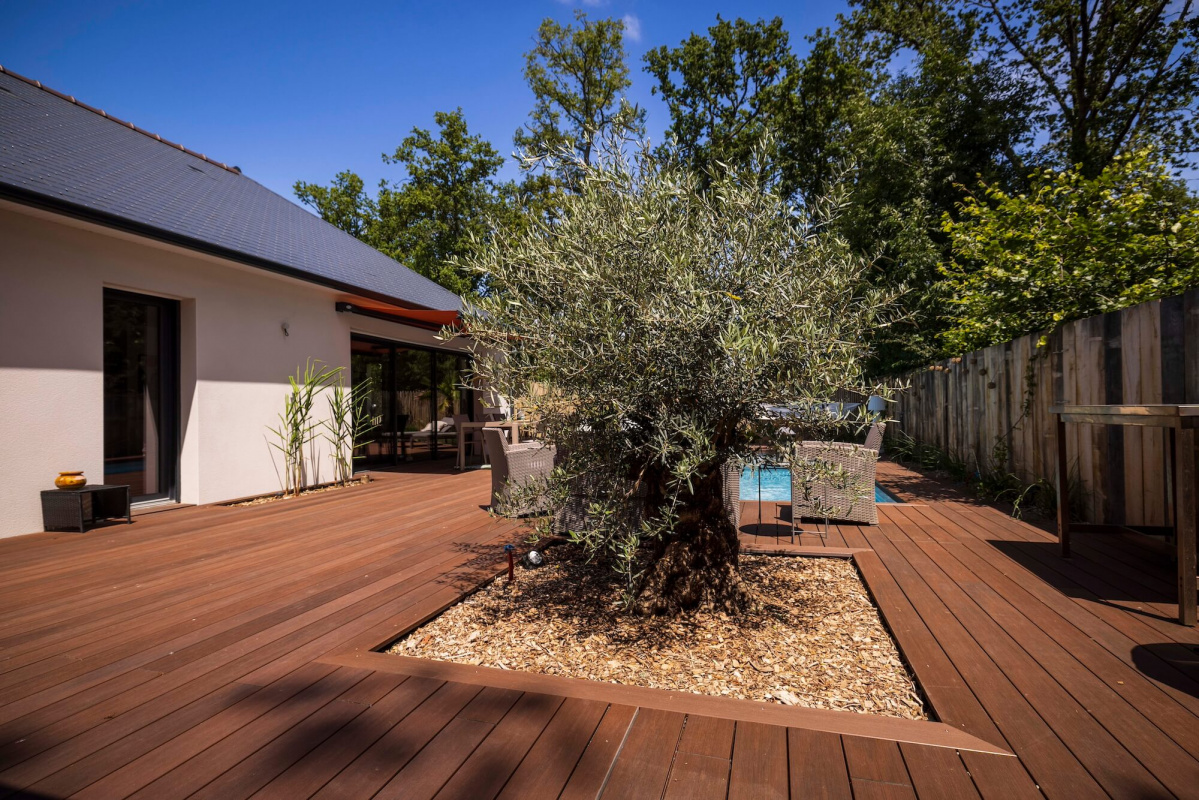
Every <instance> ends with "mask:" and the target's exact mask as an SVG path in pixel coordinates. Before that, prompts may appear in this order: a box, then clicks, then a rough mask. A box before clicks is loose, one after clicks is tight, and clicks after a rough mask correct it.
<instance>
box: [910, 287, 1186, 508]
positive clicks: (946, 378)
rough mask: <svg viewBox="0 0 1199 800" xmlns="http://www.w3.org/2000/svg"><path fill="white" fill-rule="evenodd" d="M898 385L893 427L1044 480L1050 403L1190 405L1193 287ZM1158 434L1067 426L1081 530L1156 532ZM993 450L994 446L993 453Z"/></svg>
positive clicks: (1160, 461)
mask: <svg viewBox="0 0 1199 800" xmlns="http://www.w3.org/2000/svg"><path fill="white" fill-rule="evenodd" d="M1041 339H1042V337H1041V335H1039V334H1034V335H1031V336H1025V337H1023V338H1021V339H1017V340H1015V341H1013V342H1007V343H1006V344H1000V345H995V346H993V347H988V348H986V349H984V350H976V351H975V352H972V353H968V354H967V355H964V356H961V357H960V358H954V359H950V360H948V361H942V362H940V363H938V364H934V365H932V366H930V367H928V368H927V369H924V370H920V371H917V372H911V373H908V374H906V375H903V376H901V381H903V382H905V383H907V384H909V386H908V388H907V389H905V390H903V391H902V392H901V393H900V394H899V396H898V399H897V401H896V403H895V404H894V405H893V409H894V410H893V411H892V413H891V416H892V417H894V418H895V419H896V420H897V422H898V425H896V426H894V427H896V428H898V429H900V430H902V431H904V432H905V433H907V434H908V435H909V436H912V437H913V438H915V439H916V440H917V441H919V442H923V443H925V444H929V445H933V446H935V447H937V448H939V449H941V450H944V451H946V452H949V453H951V454H953V455H954V456H956V457H957V458H959V459H961V460H963V461H965V462H967V464H969V465H971V466H975V467H977V466H980V465H981V466H982V467H983V468H992V469H1003V470H1006V471H1009V472H1011V473H1013V474H1015V475H1016V476H1017V477H1019V478H1020V479H1021V480H1022V481H1025V482H1026V483H1032V482H1035V481H1037V480H1040V479H1045V480H1048V481H1053V476H1054V438H1053V437H1054V433H1053V423H1054V420H1053V418H1052V417H1051V416H1050V414H1049V407H1050V406H1052V405H1055V404H1057V403H1088V404H1090V403H1123V404H1128V405H1135V404H1140V405H1148V404H1154V403H1199V289H1193V290H1191V291H1189V292H1187V293H1186V294H1185V295H1182V296H1178V297H1170V298H1166V299H1164V300H1154V301H1152V302H1148V303H1142V304H1141V305H1139V306H1133V307H1132V308H1126V309H1124V310H1123V311H1113V312H1111V313H1109V314H1101V315H1099V316H1095V317H1090V318H1088V319H1083V320H1078V321H1076V322H1071V323H1068V324H1066V325H1065V326H1063V327H1062V328H1060V329H1058V330H1056V331H1054V332H1053V333H1050V334H1048V335H1047V336H1045V337H1044V344H1043V346H1041V347H1038V342H1040V341H1041ZM1167 435H1168V434H1166V433H1165V432H1164V431H1161V430H1152V429H1148V428H1146V429H1140V428H1118V427H1113V426H1097V425H1069V426H1067V436H1068V437H1069V439H1068V447H1069V452H1070V461H1071V464H1070V467H1071V473H1072V474H1071V478H1072V481H1076V482H1077V484H1078V488H1079V489H1080V498H1081V504H1082V513H1083V515H1084V516H1085V517H1086V519H1087V520H1088V521H1106V522H1112V523H1119V522H1124V523H1126V524H1130V525H1137V524H1140V525H1165V524H1168V523H1169V518H1170V513H1171V511H1170V506H1171V497H1170V494H1171V492H1170V484H1169V470H1168V468H1167V464H1168V462H1167V458H1168V456H1169V454H1168V452H1167V448H1168V445H1167V440H1166V438H1165V437H1166V436H1167ZM997 445H998V446H997Z"/></svg>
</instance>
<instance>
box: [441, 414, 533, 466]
mask: <svg viewBox="0 0 1199 800" xmlns="http://www.w3.org/2000/svg"><path fill="white" fill-rule="evenodd" d="M454 427H455V428H456V429H457V432H458V461H457V463H456V464H455V465H454V469H466V434H467V433H468V432H469V431H481V430H483V429H484V428H506V429H507V430H508V438H509V439H510V440H511V441H512V444H517V443H519V442H520V421H519V420H515V419H506V420H496V421H494V422H459V423H457V424H456V425H455V426H454Z"/></svg>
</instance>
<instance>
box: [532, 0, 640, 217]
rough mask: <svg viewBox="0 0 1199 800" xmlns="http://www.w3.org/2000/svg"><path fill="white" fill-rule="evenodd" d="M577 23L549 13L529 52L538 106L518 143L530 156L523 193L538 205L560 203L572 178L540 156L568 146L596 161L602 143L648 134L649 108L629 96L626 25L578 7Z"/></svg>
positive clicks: (583, 158)
mask: <svg viewBox="0 0 1199 800" xmlns="http://www.w3.org/2000/svg"><path fill="white" fill-rule="evenodd" d="M575 22H576V25H562V24H561V23H559V22H557V21H556V20H554V19H552V18H546V19H545V20H543V21H542V23H541V25H540V26H539V27H538V29H537V36H536V38H535V39H534V45H533V49H532V50H530V51H529V52H527V53H525V70H524V74H525V80H526V81H528V84H529V88H530V89H532V90H533V97H534V103H533V110H532V111H531V112H529V120H528V122H526V123H525V125H524V126H522V127H520V128H517V129H516V134H515V136H514V141H515V143H516V146H517V148H518V149H520V150H521V151H523V152H524V153H525V154H526V155H527V156H528V157H529V159H530V160H529V161H527V162H526V163H525V167H526V169H527V170H528V173H529V174H528V175H527V176H526V180H525V182H524V184H523V185H522V187H521V190H522V193H523V194H524V196H525V203H526V205H528V206H530V207H532V208H534V210H536V209H537V208H538V207H539V206H544V205H545V204H547V203H548V204H550V205H552V204H553V203H554V202H555V201H553V200H552V199H550V198H552V197H553V195H554V193H555V191H557V190H558V189H560V186H561V185H562V184H563V183H564V182H565V183H571V182H572V179H571V178H570V176H569V175H560V176H558V177H557V179H553V178H552V177H551V176H550V175H549V174H548V173H547V172H546V171H545V170H540V169H538V163H539V161H538V160H539V159H542V158H544V157H545V156H547V155H548V154H551V153H555V152H558V151H559V150H561V149H562V148H564V147H565V148H570V149H572V150H574V151H575V152H576V153H578V155H579V160H580V162H581V163H583V164H590V163H591V155H592V151H593V149H594V147H595V142H596V141H597V140H600V139H604V138H613V137H615V138H629V137H639V136H641V135H642V134H643V133H644V131H645V111H644V110H643V109H641V108H639V107H638V106H637V105H635V104H633V103H630V102H629V101H628V100H627V99H626V98H625V96H624V93H625V90H627V89H628V88H629V86H631V85H632V82H631V81H630V80H629V66H628V63H627V57H626V54H625V49H624V23H623V22H622V21H621V20H617V19H601V20H589V19H587V15H586V14H585V13H583V12H582V11H575Z"/></svg>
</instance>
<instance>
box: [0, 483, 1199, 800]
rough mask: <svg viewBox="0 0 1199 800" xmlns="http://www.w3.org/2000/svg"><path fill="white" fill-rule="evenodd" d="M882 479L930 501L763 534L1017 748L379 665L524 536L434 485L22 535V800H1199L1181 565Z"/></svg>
mask: <svg viewBox="0 0 1199 800" xmlns="http://www.w3.org/2000/svg"><path fill="white" fill-rule="evenodd" d="M880 474H881V475H882V476H883V480H884V483H885V484H887V485H889V486H893V488H896V489H897V493H898V494H899V495H900V496H901V498H902V499H905V500H908V501H916V502H909V503H908V504H907V505H890V506H880V523H881V524H880V525H878V526H873V527H859V526H855V525H833V526H831V527H830V529H829V531H828V533H827V535H823V534H822V532H820V531H817V526H814V525H811V524H807V525H804V526H803V528H804V530H803V531H801V532H800V534H799V535H798V536H797V540H796V544H797V545H798V546H800V547H802V548H804V549H803V550H796V549H792V546H791V543H790V523H789V520H787V519H786V518H785V517H784V514H785V512H787V508H786V505H785V504H783V505H779V504H764V509H763V510H764V514H763V519H762V524H760V525H759V524H758V508H757V504H756V503H747V504H745V507H744V508H743V521H745V522H746V525H745V527H744V528H743V540H744V541H745V542H746V543H752V544H754V545H755V546H758V547H767V548H769V549H772V550H774V551H777V552H779V553H791V554H793V555H797V556H805V557H810V556H811V554H813V553H819V552H821V551H822V550H823V549H825V548H827V549H828V553H829V556H830V557H839V558H853V559H854V560H855V563H856V564H857V566H858V568H859V570H860V571H861V573H862V575H863V577H864V579H865V581H866V583H867V585H868V587H869V589H870V591H871V594H872V595H873V596H874V598H875V600H876V601H877V603H878V604H879V607H880V611H881V613H882V616H883V618H884V620H885V621H886V623H887V624H888V626H889V627H890V628H891V629H892V631H893V633H894V635H895V636H896V638H897V642H898V644H899V646H900V649H901V651H902V652H903V655H904V657H905V659H907V661H908V662H909V664H910V665H911V667H912V668H913V670H914V671H915V673H916V675H917V677H918V679H919V681H920V683H921V685H922V687H923V690H924V691H925V693H926V695H927V696H928V698H929V700H930V701H931V704H932V707H933V709H934V710H935V712H936V713H937V714H938V716H939V719H940V720H941V721H942V722H944V723H946V724H947V725H949V726H951V727H952V728H956V729H957V730H958V731H960V732H962V733H964V734H969V735H970V736H973V737H977V740H982V741H983V742H987V743H989V744H990V745H993V746H994V748H993V752H982V751H974V750H970V749H961V750H955V749H954V748H953V747H938V746H932V745H930V744H917V743H913V742H912V741H911V739H910V737H908V738H900V737H898V736H897V734H895V733H894V732H895V731H898V730H900V728H899V727H896V726H895V725H894V724H891V723H887V722H885V721H877V720H879V718H867V719H857V718H855V719H854V720H852V721H851V722H852V723H853V724H845V725H834V726H832V727H833V728H834V732H829V731H828V730H825V729H822V728H828V727H829V725H828V724H827V720H824V718H823V717H820V716H819V715H816V716H803V715H799V716H798V717H796V718H797V719H809V720H816V719H821V720H824V721H822V722H821V723H820V724H819V725H817V726H815V727H812V728H806V727H803V726H802V725H800V726H796V725H790V727H788V725H789V723H786V722H781V724H780V720H778V719H775V716H776V715H766V716H763V715H761V714H759V713H758V712H754V713H752V714H750V713H747V711H746V709H745V708H742V707H740V706H738V707H736V708H735V709H734V708H733V707H732V706H729V705H727V704H722V703H721V702H719V701H715V700H712V699H703V698H701V699H699V700H698V701H692V700H687V701H686V702H680V701H675V700H670V699H668V698H666V696H665V695H662V697H663V698H666V699H662V700H661V701H659V700H656V699H655V700H653V701H652V702H651V701H650V699H649V698H648V696H647V695H644V694H639V693H638V692H629V691H625V690H624V689H622V688H621V687H614V688H612V689H607V688H605V686H606V685H604V684H588V685H587V687H588V688H586V689H585V690H578V689H577V685H576V684H573V683H569V682H568V683H563V682H562V681H560V680H542V681H539V680H538V679H536V678H521V679H520V680H516V678H518V677H520V676H517V675H515V674H511V673H509V674H508V675H506V676H500V677H497V678H495V679H494V681H493V682H492V683H488V681H489V680H492V679H491V678H490V677H489V675H490V673H488V672H486V671H478V672H477V673H475V674H472V675H471V676H470V677H469V679H467V680H463V679H461V678H457V677H452V675H455V674H459V675H460V674H461V673H453V671H452V670H451V671H448V672H447V673H446V675H447V676H450V677H446V676H442V677H438V676H437V675H434V674H425V673H428V672H429V671H428V670H417V669H410V670H409V671H408V672H405V669H408V668H407V667H405V666H403V665H404V664H406V663H407V662H405V661H404V660H402V659H396V660H395V661H394V662H392V661H388V663H387V665H386V666H383V665H382V663H381V661H380V660H381V659H390V658H391V657H385V656H376V655H373V654H369V653H368V651H369V650H371V649H372V648H374V647H376V646H378V645H379V644H381V643H383V642H384V641H387V640H389V639H390V638H391V637H394V636H395V635H398V634H400V633H402V632H403V631H404V630H406V629H408V628H410V627H411V625H412V624H414V623H416V622H419V621H420V620H423V619H425V618H427V617H428V616H430V615H432V614H436V613H438V612H439V611H440V609H442V608H444V607H445V606H446V605H448V604H450V603H452V602H454V601H455V600H456V599H457V598H458V597H460V596H461V594H462V593H464V592H467V591H470V590H471V589H473V588H474V587H475V586H477V585H478V584H479V582H480V581H482V580H484V579H485V578H487V577H489V576H490V575H492V574H494V573H495V571H496V570H497V569H498V568H499V566H500V564H501V560H502V549H501V545H502V544H504V543H506V542H519V541H520V540H521V539H523V538H524V536H525V535H526V533H525V531H524V529H523V527H522V526H521V525H519V524H516V523H513V522H511V521H505V520H499V519H496V518H492V517H490V516H488V515H487V514H486V513H485V512H484V511H483V510H482V508H481V506H482V505H483V504H484V503H485V502H486V499H487V494H488V490H489V483H488V482H489V477H490V476H489V475H488V474H487V473H486V472H479V471H472V472H467V473H462V474H455V473H450V472H449V471H447V470H445V469H443V468H441V467H440V466H438V465H432V466H425V467H420V468H417V469H414V470H411V471H398V472H395V473H382V474H379V475H378V476H377V477H378V480H376V481H375V482H374V483H371V484H369V485H366V486H360V487H354V488H351V489H346V490H342V491H336V492H326V493H322V494H317V495H313V496H310V497H306V498H302V499H299V500H288V501H281V502H276V503H268V504H264V505H259V506H251V507H241V508H230V507H198V508H195V507H193V508H181V509H178V510H172V511H169V512H164V513H160V514H153V515H145V516H141V517H138V518H136V520H135V522H134V524H133V525H128V526H126V525H110V526H105V527H103V528H100V529H97V530H95V531H92V532H90V533H88V534H86V535H79V534H63V533H52V534H50V533H46V534H34V535H31V536H28V537H19V538H16V539H8V540H0V578H3V580H0V797H3V796H9V795H13V794H16V795H19V794H21V793H25V794H30V795H32V794H36V795H39V796H42V797H66V796H78V797H92V798H109V797H128V796H141V797H147V798H148V797H154V798H159V797H184V796H196V797H213V798H244V797H251V796H252V797H255V798H287V800H295V799H296V798H308V797H338V798H340V797H370V796H376V795H377V796H379V797H391V796H404V797H436V796H441V797H460V796H471V797H505V798H509V797H511V798H515V797H534V798H536V797H558V796H560V797H564V798H581V797H587V798H595V797H597V796H599V795H601V794H602V796H604V797H640V796H653V797H662V796H665V797H705V798H706V797H712V798H719V797H732V798H740V797H759V796H760V797H787V796H790V797H827V798H851V797H856V798H864V797H866V798H869V797H880V798H881V797H905V798H907V797H912V796H917V797H921V798H941V797H946V798H948V797H955V798H956V797H966V798H968V797H981V798H986V799H987V800H990V798H1023V797H1036V796H1047V797H1050V798H1074V797H1086V796H1096V797H1103V796H1109V795H1110V796H1138V797H1148V796H1169V795H1175V796H1179V797H1186V796H1199V788H1197V787H1199V658H1197V657H1196V656H1195V651H1194V650H1193V649H1192V648H1193V647H1194V646H1196V645H1199V632H1197V631H1195V630H1194V629H1187V628H1182V627H1180V626H1178V625H1176V624H1175V623H1174V622H1173V621H1172V618H1173V614H1174V608H1173V605H1172V598H1171V596H1170V592H1171V589H1172V585H1173V584H1172V578H1171V573H1170V570H1169V565H1168V563H1166V562H1164V561H1163V559H1161V557H1160V556H1158V555H1156V554H1154V553H1152V552H1148V551H1145V550H1138V549H1136V548H1135V547H1132V546H1130V545H1129V544H1128V543H1127V542H1125V541H1123V540H1120V539H1119V538H1118V537H1117V538H1102V539H1100V538H1094V539H1089V538H1088V537H1086V536H1079V537H1077V539H1078V541H1077V547H1076V555H1075V557H1074V558H1072V559H1070V560H1069V561H1065V560H1063V559H1061V558H1060V556H1059V555H1057V553H1056V541H1055V539H1054V537H1053V536H1052V535H1051V534H1050V533H1049V532H1047V531H1046V530H1044V529H1041V528H1037V527H1035V526H1031V525H1027V524H1025V523H1022V522H1019V521H1016V520H1012V519H1010V518H1008V517H1006V516H1005V515H1003V514H1001V513H999V512H997V511H995V510H993V509H989V508H986V507H983V506H979V505H977V504H974V503H971V502H969V501H968V500H967V499H966V498H964V497H961V496H958V495H954V494H953V492H952V491H950V490H947V489H946V488H945V487H943V486H940V485H936V484H934V483H932V482H929V481H927V480H926V479H923V478H921V477H920V476H918V475H915V474H914V473H910V472H906V471H904V470H903V469H902V468H899V467H896V466H894V465H890V464H884V465H882V466H880ZM820 527H821V528H823V526H820ZM364 653H365V654H368V655H370V658H364V657H360V656H361V654H364ZM393 664H394V665H396V666H392V665H393ZM433 672H436V671H433ZM501 678H502V679H501ZM655 697H658V696H657V695H655ZM630 701H632V704H630ZM640 703H648V705H646V706H643V707H638V705H639V704H640ZM675 707H677V708H678V709H682V710H672V708H675ZM722 714H727V716H722ZM766 717H769V719H767V718H766ZM788 719H790V718H788ZM876 721H877V722H876ZM942 729H943V730H947V729H945V728H942ZM838 730H839V731H840V732H837V731H838ZM848 731H853V733H852V734H851V733H849V732H848ZM950 733H951V734H953V735H958V736H960V735H961V734H957V733H954V732H953V731H950ZM935 740H936V737H935V736H934V737H931V738H929V739H928V740H927V741H930V742H931V741H935ZM917 741H920V739H917ZM1004 749H1008V750H1011V751H1012V752H1014V753H1015V757H1012V756H1006V755H998V754H995V753H998V752H1001V751H1003V750H1004Z"/></svg>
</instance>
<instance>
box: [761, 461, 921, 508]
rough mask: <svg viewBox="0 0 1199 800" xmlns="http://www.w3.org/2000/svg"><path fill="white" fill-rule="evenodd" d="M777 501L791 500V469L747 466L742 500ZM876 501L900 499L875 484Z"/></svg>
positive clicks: (893, 501) (894, 501) (888, 501)
mask: <svg viewBox="0 0 1199 800" xmlns="http://www.w3.org/2000/svg"><path fill="white" fill-rule="evenodd" d="M759 474H761V476H762V484H761V486H762V494H761V497H759V496H758V475H759ZM759 499H761V500H770V501H775V502H781V501H790V500H791V470H789V469H787V468H786V467H763V468H761V469H754V468H753V467H746V468H745V469H744V470H742V472H741V500H742V501H743V502H751V501H757V500H759ZM874 502H876V503H898V502H899V501H898V500H896V499H895V498H894V497H892V496H891V495H890V494H888V493H887V490H886V489H884V488H883V487H881V486H879V485H878V484H875V486H874Z"/></svg>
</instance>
